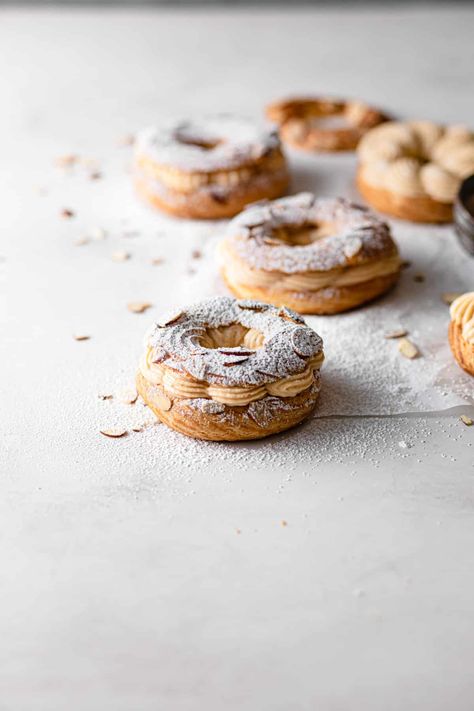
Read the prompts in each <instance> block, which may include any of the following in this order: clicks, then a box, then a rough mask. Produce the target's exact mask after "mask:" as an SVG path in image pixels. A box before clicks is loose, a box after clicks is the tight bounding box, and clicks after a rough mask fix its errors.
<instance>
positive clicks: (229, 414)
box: [136, 297, 324, 441]
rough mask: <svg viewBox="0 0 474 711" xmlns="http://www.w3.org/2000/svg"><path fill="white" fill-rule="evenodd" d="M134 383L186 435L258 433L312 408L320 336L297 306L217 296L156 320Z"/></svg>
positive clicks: (239, 436) (221, 437)
mask: <svg viewBox="0 0 474 711" xmlns="http://www.w3.org/2000/svg"><path fill="white" fill-rule="evenodd" d="M145 345H146V352H145V356H144V358H143V359H142V361H141V363H140V369H139V372H138V374H137V378H136V383H137V389H138V392H139V393H140V395H141V396H142V398H143V399H144V401H145V402H146V404H147V405H148V406H149V407H150V408H151V409H152V410H153V412H154V413H155V414H156V415H157V417H158V418H159V419H160V420H161V421H162V422H164V423H165V424H166V425H168V426H169V427H171V428H173V429H175V430H177V431H179V432H181V433H183V434H186V435H188V436H190V437H197V438H199V439H208V440H215V441H221V440H228V441H235V440H241V439H259V438H262V437H266V436H268V435H271V434H275V433H276V432H281V431H283V430H286V429H288V428H289V427H293V426H294V425H296V424H298V423H299V422H301V421H302V420H304V419H305V418H306V417H307V416H308V415H309V414H310V413H311V412H312V410H313V409H314V407H315V405H316V401H317V398H318V393H319V389H320V374H319V371H320V367H321V364H322V361H323V358H324V355H323V350H322V341H321V339H320V338H319V336H318V335H317V334H316V333H315V332H314V331H313V330H312V329H310V328H309V327H308V326H307V325H306V324H305V322H304V321H303V319H302V318H301V317H300V316H298V314H296V313H294V312H292V311H290V310H288V309H275V308H274V307H272V306H268V305H267V304H262V303H260V302H256V301H236V300H234V299H231V298H229V297H218V298H215V299H210V300H208V301H205V302H202V303H201V304H198V305H197V306H195V307H192V308H191V309H188V310H186V311H183V312H179V313H178V314H177V315H176V314H175V315H172V316H171V317H170V318H165V319H163V320H160V321H159V322H158V323H157V324H155V325H154V326H153V327H152V329H151V330H150V332H149V333H148V335H147V338H146V342H145Z"/></svg>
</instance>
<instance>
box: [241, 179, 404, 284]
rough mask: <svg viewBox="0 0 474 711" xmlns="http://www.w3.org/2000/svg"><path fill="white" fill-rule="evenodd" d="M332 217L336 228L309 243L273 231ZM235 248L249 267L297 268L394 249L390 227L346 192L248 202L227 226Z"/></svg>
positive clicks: (360, 260)
mask: <svg viewBox="0 0 474 711" xmlns="http://www.w3.org/2000/svg"><path fill="white" fill-rule="evenodd" d="M320 223H330V224H332V225H334V226H335V229H336V233H335V234H331V235H327V236H325V237H320V238H319V239H317V240H316V241H314V242H312V243H311V244H307V245H288V244H285V243H283V242H282V241H280V240H278V239H274V238H273V236H274V234H275V232H276V231H277V230H278V229H281V228H289V229H295V228H300V227H305V226H307V225H318V224H320ZM227 241H228V243H229V245H230V246H231V248H232V250H233V251H234V252H235V253H236V254H237V255H238V256H239V258H240V259H242V260H243V261H244V262H245V263H246V264H247V265H248V266H249V267H251V268H253V269H263V270H266V271H280V272H284V273H286V274H293V273H298V272H306V271H326V270H330V269H335V268H337V267H342V266H345V265H347V260H348V259H350V260H351V266H353V265H356V266H359V265H361V264H364V263H366V262H367V261H370V260H374V259H377V258H382V257H390V256H392V255H395V254H396V246H395V244H394V242H393V240H392V237H391V235H390V228H389V227H388V225H387V223H386V222H383V221H382V220H381V219H380V218H378V217H377V216H376V215H375V214H374V213H373V212H371V211H370V210H368V209H367V208H364V207H362V206H360V205H356V204H355V203H352V202H350V201H349V200H345V199H344V198H319V199H316V198H315V197H314V195H312V194H311V193H300V194H298V195H294V196H292V197H286V198H281V199H280V200H274V201H272V202H270V201H267V202H262V203H258V204H255V205H252V206H250V207H248V208H247V209H246V210H244V211H243V212H242V213H241V214H240V215H238V216H237V217H235V218H234V219H233V220H232V221H231V222H230V224H229V227H228V229H227Z"/></svg>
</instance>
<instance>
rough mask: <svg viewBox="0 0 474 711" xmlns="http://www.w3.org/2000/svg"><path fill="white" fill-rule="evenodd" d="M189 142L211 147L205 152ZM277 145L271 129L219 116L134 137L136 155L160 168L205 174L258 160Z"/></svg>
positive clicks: (158, 128) (165, 127) (179, 122)
mask: <svg viewBox="0 0 474 711" xmlns="http://www.w3.org/2000/svg"><path fill="white" fill-rule="evenodd" d="M193 142H196V143H205V144H206V143H207V144H209V145H212V144H215V146H214V147H212V148H208V149H206V148H202V147H200V146H199V145H196V143H193ZM279 146H280V139H279V138H278V134H277V131H276V130H275V129H273V128H271V127H268V126H267V125H265V124H261V123H258V122H254V121H250V120H248V119H245V118H240V117H235V116H229V115H226V114H223V115H220V116H209V117H204V118H201V119H199V118H198V119H193V120H184V121H175V122H173V123H171V124H166V125H163V126H158V127H156V128H149V129H146V130H144V131H143V132H142V133H140V134H139V136H138V141H137V154H138V155H147V156H149V157H150V158H152V159H153V160H154V161H156V162H157V163H159V164H160V165H169V166H171V167H175V168H179V169H181V170H186V171H205V172H207V171H213V170H221V169H232V168H236V167H239V166H241V165H243V164H245V163H248V162H253V161H256V160H259V159H260V158H262V157H263V156H264V155H266V154H267V153H269V152H270V151H272V150H274V149H275V148H278V147H279Z"/></svg>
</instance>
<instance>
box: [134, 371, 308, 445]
mask: <svg viewBox="0 0 474 711" xmlns="http://www.w3.org/2000/svg"><path fill="white" fill-rule="evenodd" d="M136 385H137V391H138V392H139V394H140V395H141V397H142V398H143V400H144V401H145V402H146V404H147V405H148V407H149V408H150V409H151V410H152V411H153V412H154V414H155V415H156V416H157V417H158V419H159V420H160V421H161V422H163V424H165V425H167V426H168V427H171V429H173V430H176V431H177V432H180V433H181V434H184V435H187V436H188V437H194V438H195V439H205V440H211V441H213V442H235V441H239V440H248V439H263V437H269V436H270V435H273V434H277V433H278V432H283V431H284V430H288V429H290V428H291V427H295V425H299V424H300V423H301V422H303V421H304V420H305V419H306V418H307V417H308V416H309V415H311V413H312V412H313V410H314V407H315V405H316V401H317V398H318V394H319V387H318V386H317V385H312V386H310V387H309V388H308V389H307V390H305V391H304V392H302V393H299V394H298V395H295V396H294V397H292V398H286V399H285V401H283V400H281V399H280V400H281V401H280V402H279V403H278V402H277V399H276V398H271V403H270V404H268V403H265V405H264V406H262V408H261V409H262V411H263V410H264V407H267V408H268V409H270V411H271V413H272V416H271V420H270V421H268V420H265V419H263V418H264V417H265V415H263V417H262V419H259V414H258V412H259V410H258V408H257V407H255V406H254V408H253V411H254V412H255V413H256V414H249V407H248V406H243V407H231V406H229V405H222V406H221V407H220V408H219V409H218V410H216V411H214V412H212V411H211V412H207V413H206V412H204V411H202V410H201V409H199V407H196V406H195V405H194V404H193V401H192V400H189V399H183V398H173V399H172V400H171V402H172V406H171V408H170V409H169V410H164V409H163V407H162V403H163V396H164V395H165V392H164V390H163V388H162V387H161V386H160V385H154V384H153V383H150V382H149V381H147V380H146V379H145V378H144V377H143V375H142V373H141V372H138V373H137V377H136ZM165 402H166V401H165ZM250 413H252V410H251V411H250ZM262 423H264V426H262Z"/></svg>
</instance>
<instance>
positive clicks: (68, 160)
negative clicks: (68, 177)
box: [55, 153, 78, 168]
mask: <svg viewBox="0 0 474 711" xmlns="http://www.w3.org/2000/svg"><path fill="white" fill-rule="evenodd" d="M77 160H78V158H77V156H76V155H74V154H72V153H70V154H67V155H64V156H59V157H58V158H56V160H55V163H56V165H57V166H58V168H72V166H73V165H75V164H76V163H77Z"/></svg>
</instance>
